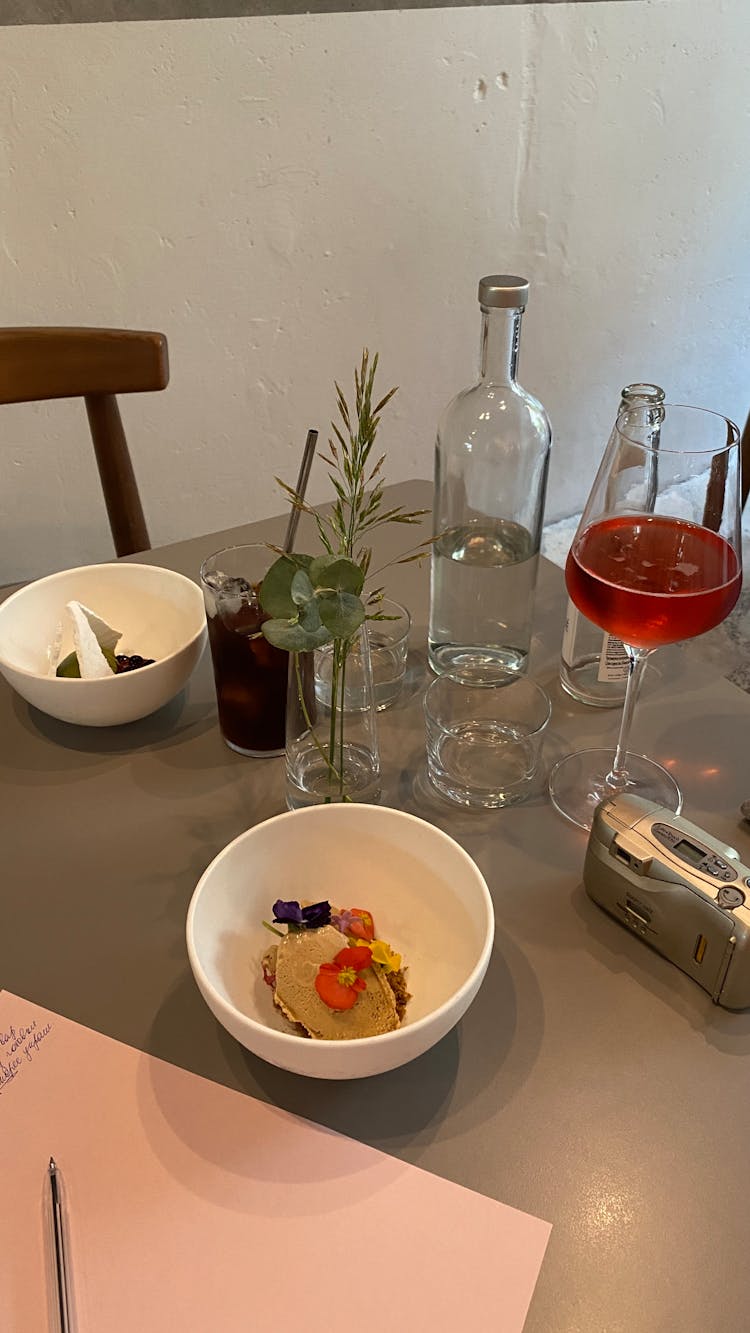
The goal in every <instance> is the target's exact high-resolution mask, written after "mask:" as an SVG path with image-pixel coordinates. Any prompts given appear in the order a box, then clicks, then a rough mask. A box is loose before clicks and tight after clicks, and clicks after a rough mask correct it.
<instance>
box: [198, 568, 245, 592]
mask: <svg viewBox="0 0 750 1333" xmlns="http://www.w3.org/2000/svg"><path fill="white" fill-rule="evenodd" d="M203 582H204V583H207V584H208V586H209V588H210V589H211V591H212V592H218V593H220V594H221V596H222V597H242V596H247V594H248V593H252V591H253V587H252V584H250V583H248V581H247V579H243V578H240V577H238V576H236V575H234V574H223V573H222V571H221V570H220V569H214V570H211V572H210V573H208V574H204V576H203Z"/></svg>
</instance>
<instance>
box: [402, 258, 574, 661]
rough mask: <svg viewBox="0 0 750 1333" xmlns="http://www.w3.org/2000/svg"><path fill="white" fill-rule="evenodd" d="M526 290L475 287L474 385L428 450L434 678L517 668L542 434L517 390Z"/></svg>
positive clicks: (499, 278)
mask: <svg viewBox="0 0 750 1333" xmlns="http://www.w3.org/2000/svg"><path fill="white" fill-rule="evenodd" d="M528 294H529V284H528V282H527V281H526V280H525V278H516V277H511V276H509V275H507V274H499V275H495V276H493V277H488V278H482V280H481V282H480V284H479V304H480V308H481V312H482V341H481V364H480V375H479V380H478V382H477V383H476V384H473V385H472V386H471V387H470V388H469V389H465V390H464V391H463V392H462V393H459V394H458V396H457V397H456V398H454V399H453V401H452V402H451V403H450V404H449V405H448V407H447V408H446V410H445V413H444V414H443V417H442V420H441V422H440V426H439V428H438V437H437V445H436V450H435V498H434V515H435V529H434V531H435V541H434V543H433V547H432V553H431V560H432V571H431V572H432V577H431V589H430V624H429V631H428V655H429V662H430V666H431V667H432V669H433V670H434V671H437V672H438V673H439V672H442V671H456V670H458V671H462V672H463V673H467V672H468V673H471V672H473V671H478V672H481V671H483V670H484V669H485V668H486V667H488V666H489V667H502V668H504V669H506V670H509V671H517V672H522V671H525V669H526V664H527V659H528V654H529V645H530V640H531V621H532V614H533V606H534V592H535V587H536V576H537V566H538V560H539V542H540V537H541V527H542V513H543V509H544V496H545V490H546V485H547V466H548V462H549V450H550V440H551V435H550V425H549V420H548V418H547V414H546V412H545V410H544V408H543V407H542V405H541V403H539V402H537V400H536V398H532V396H531V394H529V393H527V392H526V390H525V389H522V388H521V386H520V384H518V383H517V382H516V367H517V363H518V348H519V341H520V336H521V316H522V314H523V311H524V308H525V306H526V303H527V300H528Z"/></svg>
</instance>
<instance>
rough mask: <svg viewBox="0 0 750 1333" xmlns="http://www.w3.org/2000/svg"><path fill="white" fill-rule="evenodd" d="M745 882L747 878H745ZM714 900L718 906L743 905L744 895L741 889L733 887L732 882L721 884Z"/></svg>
mask: <svg viewBox="0 0 750 1333" xmlns="http://www.w3.org/2000/svg"><path fill="white" fill-rule="evenodd" d="M745 883H746V884H747V880H745ZM716 902H717V903H718V905H719V907H729V908H733V907H744V906H745V895H744V893H743V892H742V889H738V888H735V886H734V884H722V885H721V888H720V889H719V892H718V893H717V895H716Z"/></svg>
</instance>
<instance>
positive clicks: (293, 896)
mask: <svg viewBox="0 0 750 1333" xmlns="http://www.w3.org/2000/svg"><path fill="white" fill-rule="evenodd" d="M279 898H281V899H284V900H297V901H300V902H304V901H310V902H318V901H320V900H323V899H327V900H328V901H329V902H330V903H331V904H332V905H335V906H337V907H348V908H351V907H359V908H365V909H368V910H369V911H370V912H371V913H372V915H373V917H374V920H375V929H376V932H377V934H378V936H379V937H380V938H382V939H385V940H387V941H388V942H389V943H390V944H391V946H392V947H393V948H394V949H395V950H397V951H398V952H399V953H400V954H401V955H402V956H403V959H404V963H405V965H406V966H407V968H408V971H407V973H406V981H407V985H408V988H409V990H410V992H411V995H412V998H411V1000H410V1001H409V1004H408V1007H407V1010H406V1015H405V1018H404V1020H403V1022H402V1024H401V1026H400V1027H399V1028H397V1029H396V1031H394V1032H386V1033H383V1034H382V1035H379V1036H374V1037H359V1038H357V1039H355V1040H351V1041H320V1040H315V1039H312V1038H309V1037H304V1036H298V1035H297V1034H296V1033H295V1032H293V1031H292V1030H291V1029H290V1025H289V1024H288V1023H287V1021H286V1020H285V1019H284V1017H283V1016H282V1015H281V1014H280V1013H279V1012H278V1010H277V1009H276V1007H275V1005H274V1002H273V993H272V990H271V988H270V987H269V986H268V985H267V984H266V983H265V981H264V980H263V974H262V969H261V959H262V957H263V954H264V953H265V951H266V950H267V948H268V946H269V944H270V943H273V940H274V937H273V935H271V934H269V932H268V931H267V930H266V929H265V927H264V926H263V921H264V920H266V921H270V920H271V915H272V905H273V903H274V902H275V901H276V900H277V899H279ZM493 938H494V914H493V910H492V900H491V898H490V894H489V890H488V888H487V885H486V883H485V881H484V878H483V876H482V875H481V873H480V871H479V869H478V867H477V866H476V865H475V863H474V861H472V859H471V857H470V856H469V855H468V853H467V852H465V851H464V849H463V848H462V847H460V846H459V845H458V843H457V842H454V840H453V839H452V838H450V837H449V836H448V834H446V833H443V832H442V831H441V830H440V829H437V828H435V827H434V826H433V825H432V824H428V823H426V822H425V821H424V820H422V819H418V818H417V817H416V816H414V815H409V814H404V813H402V812H401V811H399V810H391V809H388V808H387V807H382V806H376V805H359V804H351V805H348V804H345V805H320V806H312V807H308V808H307V809H302V810H293V811H290V812H289V813H287V814H283V815H277V816H275V818H273V819H268V820H266V821H265V822H264V823H262V824H257V825H256V826H255V827H254V828H251V829H248V831H247V832H246V833H242V834H240V836H239V837H238V838H235V840H234V842H230V843H229V845H228V846H227V847H225V848H224V850H223V851H221V852H220V853H219V855H218V856H217V857H216V858H215V859H214V860H213V861H212V862H211V864H210V865H209V867H208V869H207V870H206V871H205V872H204V874H203V875H202V877H201V879H200V880H199V882H198V885H197V887H196V889H195V892H194V894H193V897H192V900H191V903H190V909H189V912H188V917H187V948H188V956H189V959H190V966H191V968H192V970H193V975H194V977H195V980H196V982H197V985H198V988H199V990H200V992H201V994H202V996H203V998H204V1000H205V1001H206V1004H207V1005H208V1007H209V1009H210V1010H211V1012H212V1013H213V1014H214V1016H215V1017H216V1018H217V1019H218V1021H219V1022H220V1023H221V1024H222V1026H223V1027H225V1028H226V1030H227V1032H229V1033H231V1035H232V1036H233V1037H235V1038H236V1040H237V1041H239V1042H241V1044H242V1045H243V1046H245V1047H246V1048H247V1049H248V1050H249V1051H252V1052H253V1053H254V1054H255V1055H258V1056H260V1057H261V1059H263V1060H267V1061H268V1062H269V1063H270V1064H273V1065H277V1066H278V1067H279V1068H280V1069H287V1070H289V1071H291V1072H292V1073H295V1074H305V1075H307V1076H309V1077H311V1078H327V1079H349V1078H367V1077H369V1076H370V1075H372V1074H381V1073H384V1072H385V1071H386V1070H388V1069H395V1068H397V1067H398V1066H399V1065H403V1064H406V1063H407V1062H408V1061H410V1060H413V1059H415V1058H416V1057H417V1056H418V1055H422V1054H423V1053H424V1052H425V1051H427V1050H429V1048H430V1047H431V1046H434V1045H435V1043H436V1042H437V1041H439V1040H440V1038H441V1037H443V1036H445V1034H446V1033H447V1032H449V1031H450V1029H451V1028H452V1027H454V1026H455V1024H456V1023H457V1022H458V1021H459V1019H460V1018H461V1017H462V1015H463V1014H465V1012H466V1010H467V1009H468V1007H469V1005H470V1004H471V1002H472V1000H473V999H474V997H475V995H476V993H477V991H478V990H479V987H480V985H481V983H482V979H483V977H484V974H485V972H486V970H487V965H488V962H489V958H490V953H491V951H492V942H493Z"/></svg>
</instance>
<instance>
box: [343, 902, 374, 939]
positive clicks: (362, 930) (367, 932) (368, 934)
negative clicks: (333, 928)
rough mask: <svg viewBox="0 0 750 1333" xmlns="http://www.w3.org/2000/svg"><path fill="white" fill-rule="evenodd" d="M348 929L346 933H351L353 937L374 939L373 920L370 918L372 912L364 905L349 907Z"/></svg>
mask: <svg viewBox="0 0 750 1333" xmlns="http://www.w3.org/2000/svg"><path fill="white" fill-rule="evenodd" d="M349 917H350V920H349V930H348V932H347V933H348V934H349V935H353V936H354V937H355V939H358V940H366V941H367V943H368V944H369V942H370V940H374V939H375V922H374V921H373V919H372V913H370V912H368V911H367V908H365V907H350V908H349Z"/></svg>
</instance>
